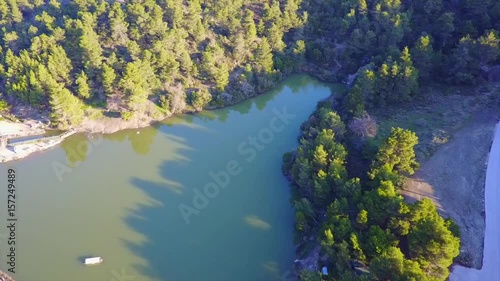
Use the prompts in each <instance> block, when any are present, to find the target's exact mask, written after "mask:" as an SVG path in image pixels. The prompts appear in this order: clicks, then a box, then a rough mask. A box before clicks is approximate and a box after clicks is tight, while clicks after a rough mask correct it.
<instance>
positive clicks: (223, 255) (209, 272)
mask: <svg viewBox="0 0 500 281" xmlns="http://www.w3.org/2000/svg"><path fill="white" fill-rule="evenodd" d="M297 78H298V79H295V80H289V81H288V82H287V83H286V84H280V85H279V86H278V87H277V88H276V89H275V90H273V91H271V92H270V93H269V94H266V95H263V96H259V97H257V98H255V99H252V100H247V101H244V102H242V103H239V104H237V105H235V106H232V107H230V108H223V109H218V110H214V111H203V112H200V113H198V114H196V115H181V116H174V117H172V118H169V119H167V120H164V121H162V122H160V124H161V125H164V126H166V127H175V129H176V130H185V129H186V128H187V129H188V130H190V129H195V130H196V129H209V128H205V127H204V126H202V125H199V124H203V123H204V122H197V121H200V120H201V121H209V120H218V121H219V122H222V123H223V122H226V120H227V119H228V117H229V115H230V114H231V113H233V114H234V112H237V113H240V114H245V112H247V110H248V108H250V109H251V108H252V106H253V104H255V105H256V108H257V109H258V110H259V111H261V110H263V109H264V108H265V107H266V105H267V104H268V103H269V102H270V101H271V100H273V99H274V98H275V97H276V96H277V95H278V94H279V93H280V92H282V91H283V89H284V87H288V88H290V90H291V91H292V92H293V93H298V92H300V91H301V88H302V87H304V86H306V85H311V83H312V85H313V86H316V85H323V86H324V84H320V83H319V82H318V83H316V81H315V80H312V81H311V79H310V78H308V77H307V76H305V77H301V76H297ZM290 81H291V82H290ZM257 114H258V113H257ZM166 127H165V128H163V129H159V130H155V131H160V132H162V133H163V134H166V135H168V133H167V132H169V131H170V129H169V130H165V129H166ZM182 127H186V128H182ZM124 134H125V133H124ZM145 135H146V136H147V134H145ZM134 137H135V136H128V135H127V136H123V135H115V136H114V137H113V138H118V139H119V140H123V139H127V138H129V139H134ZM142 137H143V134H142V133H141V134H140V136H138V139H141V138H142ZM170 138H171V140H170V141H169V145H168V146H169V147H172V149H173V153H174V154H177V155H176V156H175V157H169V159H168V160H166V161H164V162H162V163H161V164H160V165H159V166H158V170H157V173H158V174H159V176H160V178H161V179H160V180H157V181H153V180H149V179H144V178H131V179H130V183H131V184H132V185H133V186H134V187H136V188H137V189H139V190H141V191H142V192H143V193H144V194H145V195H146V196H147V197H148V198H149V200H150V201H152V203H148V204H141V205H139V206H137V208H134V209H132V210H129V212H128V214H127V215H126V217H125V218H124V220H125V223H126V224H127V225H128V226H129V227H130V229H131V230H133V231H134V232H136V233H138V234H140V235H141V236H143V237H144V238H145V240H143V241H141V242H135V241H129V240H123V243H124V244H125V246H126V247H127V248H128V249H129V251H130V252H131V253H133V254H134V255H135V256H138V257H140V258H141V259H143V261H144V263H137V264H134V265H133V267H134V270H135V271H136V272H138V274H139V275H140V276H137V277H136V280H144V279H146V278H147V279H151V280H162V281H196V280H206V281H212V280H214V281H215V280H217V281H225V280H247V279H248V278H250V277H248V276H247V277H246V278H247V279H245V276H244V274H245V272H246V273H249V272H252V271H259V270H262V268H254V267H251V268H250V267H249V268H246V267H244V268H234V267H238V266H239V264H242V265H245V264H247V263H248V264H251V263H252V262H253V261H251V260H250V259H252V257H250V256H249V257H247V256H245V255H242V254H241V252H239V251H241V249H242V248H241V247H242V246H241V245H242V244H245V245H247V244H248V243H252V241H246V240H243V241H242V240H241V239H245V238H243V237H251V236H247V234H248V233H249V230H248V229H245V230H244V231H246V232H243V233H242V232H237V231H238V230H236V232H232V231H233V230H232V229H231V227H229V226H228V224H235V221H233V220H234V219H235V220H237V221H238V223H239V224H245V225H247V226H248V228H249V229H251V231H256V232H258V233H261V232H262V233H267V232H268V231H270V230H272V229H273V227H272V226H271V224H270V223H269V222H268V221H267V220H266V218H265V217H259V216H258V215H257V214H247V215H246V216H244V217H241V216H240V217H238V218H232V217H231V215H230V214H229V215H228V214H224V215H223V216H221V217H220V218H219V217H217V218H216V220H217V219H221V220H224V221H206V220H197V221H196V223H194V222H193V223H190V224H188V223H186V221H185V220H184V218H183V217H182V215H181V213H180V210H179V204H181V203H188V204H189V202H191V200H192V198H193V194H192V192H185V191H186V190H191V189H192V188H193V187H197V186H194V185H197V183H200V182H201V181H203V180H204V179H203V177H205V176H206V175H204V174H203V173H204V172H205V171H206V170H204V169H205V167H203V168H201V170H199V169H193V167H192V166H188V165H184V164H183V162H186V161H190V159H188V158H189V157H188V156H187V155H188V153H187V151H186V150H184V149H183V148H186V147H189V144H187V143H186V140H184V139H181V138H175V137H173V136H170ZM145 142H146V143H150V141H149V140H146V141H145ZM162 149H163V148H162ZM164 149H167V148H164ZM220 153H224V152H223V151H221V152H220ZM169 154H170V153H169ZM204 155H205V154H203V155H202V156H204ZM206 155H207V156H209V155H210V154H209V153H207V154H206ZM197 156H200V155H199V154H197ZM202 158H203V157H202ZM178 161H180V163H179V162H178ZM194 162H195V161H193V163H194ZM194 167H200V166H198V165H195V166H194ZM187 169H191V170H187ZM209 169H210V168H209ZM200 177H201V178H200ZM197 178H200V180H199V181H197V180H196V179H197ZM181 183H182V184H181ZM184 185H185V186H184ZM190 206H192V204H190ZM228 207H229V208H239V206H232V205H230V206H228ZM207 212H210V211H209V210H207ZM227 212H229V213H231V209H227ZM222 213H224V212H221V214H222ZM205 214H207V213H205V211H203V212H202V214H200V216H203V215H205ZM221 223H222V225H221ZM224 223H226V225H224ZM226 237H227V239H226ZM218 243H224V245H221V244H218ZM255 247H259V246H258V245H255ZM263 251H266V250H265V249H264V250H263ZM207 257H212V258H207ZM254 263H255V262H254ZM221 264H225V265H226V267H225V268H221ZM260 266H261V267H263V268H264V269H265V270H266V271H269V272H275V275H279V274H281V273H282V271H279V272H278V269H277V268H278V264H277V263H276V262H275V261H267V262H265V263H264V264H262V265H260ZM238 272H240V273H242V274H243V276H241V275H238ZM256 276H258V275H255V276H254V277H256ZM256 278H257V277H256ZM261 279H262V280H265V279H263V278H261ZM278 279H279V278H276V280H278ZM280 280H284V279H280ZM286 280H291V279H286Z"/></svg>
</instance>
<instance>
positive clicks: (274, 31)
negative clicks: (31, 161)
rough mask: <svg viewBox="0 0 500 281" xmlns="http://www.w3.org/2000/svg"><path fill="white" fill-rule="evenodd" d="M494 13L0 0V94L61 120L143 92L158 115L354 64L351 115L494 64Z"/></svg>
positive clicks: (489, 3) (389, 1)
mask: <svg viewBox="0 0 500 281" xmlns="http://www.w3.org/2000/svg"><path fill="white" fill-rule="evenodd" d="M499 24H500V3H499V2H498V1H494V0H485V1H476V0H460V1H449V0H424V1H400V0H348V1H346V0H326V1H317V0H250V1H242V0H232V1H229V0H217V1H215V0H205V1H199V0H189V1H181V0H132V1H123V2H121V1H103V0H90V1H81V0H76V1H58V0H47V1H42V0H18V1H13V0H0V87H1V90H2V91H1V93H2V94H1V95H0V101H2V103H3V101H7V102H8V103H9V104H10V105H11V106H12V105H17V104H25V105H31V106H33V107H35V108H38V109H40V110H47V111H50V113H51V117H52V121H53V122H54V123H53V124H54V125H58V126H60V127H67V126H75V125H77V124H78V123H79V122H80V121H81V120H82V119H83V118H85V117H86V116H87V117H88V115H91V114H90V113H89V109H91V108H94V109H107V110H111V111H115V112H117V113H121V114H122V117H123V118H126V117H130V116H131V115H132V113H133V112H136V113H137V112H146V113H148V114H150V115H151V114H155V112H151V109H150V108H149V109H148V107H147V106H145V104H147V101H148V100H150V101H152V102H154V103H155V104H156V105H157V108H155V109H154V110H153V111H158V112H156V113H161V114H166V115H168V114H170V113H175V112H182V111H185V110H200V109H202V108H204V107H207V106H208V105H211V106H223V105H225V104H231V103H234V102H238V101H240V100H242V99H244V98H247V97H249V96H253V95H255V94H258V93H262V92H263V91H265V90H266V89H269V88H270V87H272V86H273V85H275V83H276V82H277V81H279V80H280V79H281V78H282V77H283V76H284V75H286V74H289V73H291V72H294V71H308V72H311V73H314V74H319V75H321V76H323V77H324V78H325V79H331V80H333V81H336V80H339V81H340V80H344V79H345V77H346V75H347V74H352V73H355V72H357V73H358V75H357V77H358V79H356V81H355V84H354V87H353V88H352V89H351V91H350V92H349V95H348V99H349V101H350V104H351V106H350V109H349V110H350V111H351V113H352V114H354V115H362V112H363V110H364V108H365V107H370V106H385V105H388V104H392V103H398V102H406V101H409V100H411V99H412V97H414V96H415V95H417V94H418V84H419V82H421V81H425V80H427V79H435V78H436V77H439V81H440V82H448V83H474V82H476V81H477V78H478V77H479V76H480V74H481V72H482V71H484V70H485V69H487V68H488V67H489V66H491V65H493V64H497V63H499V61H498V60H499V54H500V49H499V34H498V31H499V29H500V27H499ZM360 67H362V68H361V69H360ZM5 108H6V107H5V106H4V107H2V110H5Z"/></svg>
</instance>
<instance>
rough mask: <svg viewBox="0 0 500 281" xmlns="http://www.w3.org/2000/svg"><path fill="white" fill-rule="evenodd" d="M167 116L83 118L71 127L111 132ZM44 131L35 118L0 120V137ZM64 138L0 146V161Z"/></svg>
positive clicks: (31, 134) (132, 127) (53, 144)
mask: <svg viewBox="0 0 500 281" xmlns="http://www.w3.org/2000/svg"><path fill="white" fill-rule="evenodd" d="M170 116H172V115H169V116H162V118H153V117H149V116H145V115H144V116H137V117H136V118H133V119H132V120H128V121H126V120H123V119H120V118H110V117H102V118H100V119H97V120H90V119H88V120H85V121H84V122H83V123H82V124H80V125H79V126H77V127H75V128H72V130H74V132H75V133H89V134H99V133H100V134H111V133H115V132H118V131H121V130H125V129H138V128H143V127H147V126H151V125H152V124H154V123H156V122H159V121H161V120H164V119H166V118H169V117H170ZM34 124H39V125H34ZM44 133H45V130H44V126H43V125H40V123H39V122H38V121H36V120H31V119H29V120H25V121H24V122H20V123H14V122H8V121H0V139H1V138H4V139H13V138H22V137H28V136H35V135H42V134H44ZM64 139H65V137H64V138H61V139H56V140H50V141H41V142H34V143H29V144H25V145H19V146H16V148H15V149H14V148H13V147H12V146H0V163H5V162H10V161H15V160H19V159H23V158H26V157H28V156H30V155H32V154H34V153H37V152H41V151H45V150H48V149H50V148H53V147H55V146H57V145H58V144H60V143H61V142H62V141H64Z"/></svg>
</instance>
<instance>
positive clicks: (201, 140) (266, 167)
mask: <svg viewBox="0 0 500 281" xmlns="http://www.w3.org/2000/svg"><path fill="white" fill-rule="evenodd" d="M341 89H342V86H341V85H333V86H332V85H328V84H324V83H321V82H318V81H316V80H314V79H312V78H310V77H308V76H303V75H298V76H292V77H291V78H289V79H287V80H286V81H285V82H283V83H281V84H280V85H278V86H277V87H276V89H274V90H273V91H270V92H269V93H267V94H265V95H261V96H259V97H256V98H253V99H251V100H247V101H244V102H242V103H239V104H237V105H235V106H231V107H227V108H224V109H218V110H213V111H204V112H201V113H198V114H194V115H180V116H175V117H173V118H170V119H167V120H165V121H163V122H161V123H159V124H156V125H154V126H150V127H147V128H143V129H135V130H125V131H120V132H118V133H115V134H110V135H92V136H87V135H84V134H78V135H73V136H71V137H70V138H68V139H67V140H65V141H64V142H63V143H62V144H61V145H60V146H59V147H57V148H54V149H52V150H50V151H46V152H43V153H40V154H37V155H34V156H30V157H29V158H27V159H23V160H20V161H16V162H12V163H7V165H5V164H4V165H2V166H0V167H1V170H2V171H1V173H2V175H6V173H7V172H6V170H7V168H13V169H14V170H15V171H16V191H17V197H16V204H17V206H16V217H17V218H18V221H17V222H16V232H15V233H16V249H15V252H16V273H15V274H11V275H12V276H13V277H14V278H16V280H18V281H38V280H51V281H56V280H61V281H76V280H81V281H90V280H103V281H133V280H135V281H150V280H162V281H171V280H172V281H184V280H186V281H196V280H204V281H211V280H214V281H215V280H217V281H223V280H251V281H257V280H266V281H267V280H293V279H292V278H291V276H292V275H291V272H292V268H293V260H294V248H295V247H294V244H293V222H294V213H293V210H292V207H291V204H290V190H289V186H288V182H287V180H286V179H285V178H284V177H283V175H282V173H281V164H282V155H283V153H285V152H287V151H290V150H293V149H295V148H296V147H297V145H298V142H297V136H298V134H299V128H300V124H301V123H302V122H303V121H305V120H306V119H307V118H308V116H309V115H310V114H311V113H312V111H313V110H314V108H315V107H316V104H317V102H318V101H319V100H321V99H324V98H325V97H327V96H328V95H330V93H331V92H332V91H333V92H340V91H341ZM2 178H4V177H3V176H2ZM3 181H4V182H2V183H0V186H1V187H2V189H1V191H0V196H1V198H2V200H3V201H7V200H6V198H7V188H6V186H7V182H6V181H5V180H3ZM5 203H7V202H2V203H0V206H1V208H2V209H1V210H0V216H1V218H0V219H1V220H0V221H1V224H2V225H4V224H7V218H6V216H7V214H6V211H7V208H6V207H5V206H6V204H5ZM6 231H7V229H6V227H5V226H2V228H0V242H1V243H0V250H1V251H0V253H1V255H0V269H2V270H4V271H7V269H8V265H7V264H6V262H7V257H6V255H7V253H8V247H9V246H8V245H7V243H6V242H7V240H6V236H7V232H6ZM91 256H100V257H102V258H103V259H104V262H103V263H102V264H101V265H97V266H84V265H83V264H82V262H83V259H84V258H86V257H91Z"/></svg>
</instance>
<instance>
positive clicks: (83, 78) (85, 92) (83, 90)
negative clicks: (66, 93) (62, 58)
mask: <svg viewBox="0 0 500 281" xmlns="http://www.w3.org/2000/svg"><path fill="white" fill-rule="evenodd" d="M75 83H76V86H77V90H76V91H77V93H78V95H79V96H80V97H82V98H83V99H89V98H90V95H91V93H90V87H89V84H88V77H87V75H86V74H85V72H84V71H82V72H80V74H78V76H77V77H76V80H75Z"/></svg>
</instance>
